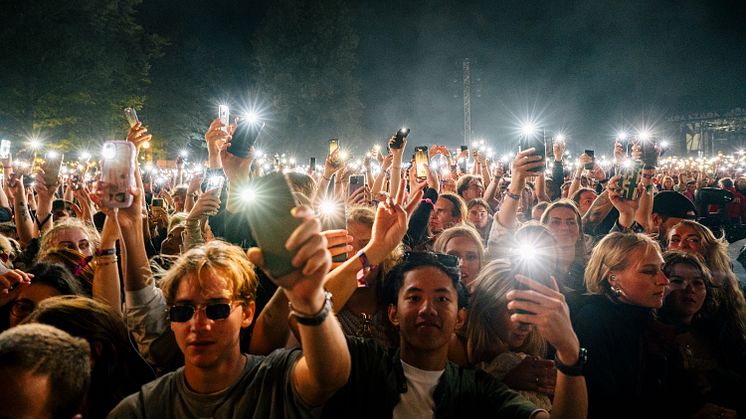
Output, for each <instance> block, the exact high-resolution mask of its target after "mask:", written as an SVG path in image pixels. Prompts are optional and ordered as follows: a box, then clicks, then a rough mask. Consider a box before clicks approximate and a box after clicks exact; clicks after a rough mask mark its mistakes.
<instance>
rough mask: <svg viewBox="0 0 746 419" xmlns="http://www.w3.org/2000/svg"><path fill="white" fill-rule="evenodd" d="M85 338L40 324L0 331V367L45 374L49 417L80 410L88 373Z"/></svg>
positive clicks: (88, 352) (66, 415)
mask: <svg viewBox="0 0 746 419" xmlns="http://www.w3.org/2000/svg"><path fill="white" fill-rule="evenodd" d="M90 354H91V350H90V346H89V345H88V342H86V341H85V339H81V338H75V337H72V336H70V335H69V334H68V333H67V332H63V331H62V330H59V329H57V328H55V327H52V326H48V325H44V324H25V325H20V326H16V327H14V328H11V329H8V330H6V331H5V332H3V333H0V369H5V370H10V371H13V372H18V373H22V372H27V373H29V374H31V375H32V376H37V377H38V376H46V377H49V389H48V391H49V398H48V399H47V406H46V410H47V411H48V412H49V413H50V414H51V416H52V417H55V418H61V417H68V418H69V417H73V416H74V415H76V414H77V413H80V412H81V409H82V406H83V402H84V400H85V396H86V394H87V392H88V387H89V383H90V376H91V366H90Z"/></svg>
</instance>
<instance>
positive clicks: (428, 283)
mask: <svg viewBox="0 0 746 419" xmlns="http://www.w3.org/2000/svg"><path fill="white" fill-rule="evenodd" d="M389 320H391V323H392V324H393V325H394V326H398V327H399V335H400V336H401V341H402V343H401V344H402V360H404V361H405V362H407V363H411V364H412V365H416V358H417V357H418V355H419V354H423V353H432V352H437V351H444V352H443V355H444V356H445V355H446V354H447V351H448V343H449V342H450V340H451V336H452V335H453V333H454V332H455V331H456V329H457V328H460V327H461V326H463V324H464V311H463V310H460V309H459V308H458V293H457V291H456V288H455V287H454V284H453V281H452V280H451V278H450V277H449V276H448V275H447V274H446V273H445V272H443V271H442V270H440V269H438V268H436V267H434V266H423V267H419V268H416V269H413V270H411V271H409V272H407V273H405V274H404V280H403V283H402V287H401V289H400V290H399V295H398V297H397V305H396V306H393V305H392V306H390V307H389ZM405 358H407V359H405Z"/></svg>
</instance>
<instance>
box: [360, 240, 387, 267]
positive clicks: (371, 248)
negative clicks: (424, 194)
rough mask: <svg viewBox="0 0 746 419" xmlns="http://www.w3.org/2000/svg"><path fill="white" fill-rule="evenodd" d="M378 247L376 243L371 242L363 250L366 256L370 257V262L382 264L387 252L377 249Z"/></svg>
mask: <svg viewBox="0 0 746 419" xmlns="http://www.w3.org/2000/svg"><path fill="white" fill-rule="evenodd" d="M377 247H378V246H376V245H375V243H373V242H370V243H368V245H367V246H365V247H364V248H363V249H362V251H361V252H362V253H365V256H366V257H367V258H368V263H370V264H371V265H380V264H381V263H382V262H383V260H384V259H385V258H386V254H383V252H381V251H380V250H379V249H377ZM361 263H362V262H361Z"/></svg>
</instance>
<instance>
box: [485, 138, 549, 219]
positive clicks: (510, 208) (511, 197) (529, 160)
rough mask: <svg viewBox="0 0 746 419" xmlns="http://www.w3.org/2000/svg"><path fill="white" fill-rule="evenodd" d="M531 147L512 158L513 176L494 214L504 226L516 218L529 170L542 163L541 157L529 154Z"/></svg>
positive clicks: (531, 150)
mask: <svg viewBox="0 0 746 419" xmlns="http://www.w3.org/2000/svg"><path fill="white" fill-rule="evenodd" d="M533 152H534V149H533V148H529V149H527V150H523V151H520V152H518V153H517V154H516V155H515V159H514V160H513V178H512V180H511V182H510V186H509V187H508V190H507V192H506V195H505V199H504V200H503V203H502V205H501V206H500V210H499V211H498V212H497V214H496V215H495V219H496V220H497V222H498V223H500V224H501V225H502V226H503V227H505V228H512V227H513V226H514V224H515V220H516V212H518V206H519V204H520V200H521V194H522V193H523V188H524V187H525V186H526V179H527V178H528V177H529V176H530V175H531V172H529V170H531V169H534V168H537V167H541V165H543V164H544V162H543V161H541V157H540V156H538V155H531V153H533Z"/></svg>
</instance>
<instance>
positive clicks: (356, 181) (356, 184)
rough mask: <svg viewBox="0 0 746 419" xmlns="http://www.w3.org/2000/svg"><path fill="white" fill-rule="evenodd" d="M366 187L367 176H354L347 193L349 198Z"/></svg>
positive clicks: (351, 177)
mask: <svg viewBox="0 0 746 419" xmlns="http://www.w3.org/2000/svg"><path fill="white" fill-rule="evenodd" d="M364 186H365V175H352V176H350V186H349V189H348V191H347V196H352V194H353V193H355V191H356V190H358V189H360V188H362V187H364Z"/></svg>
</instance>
